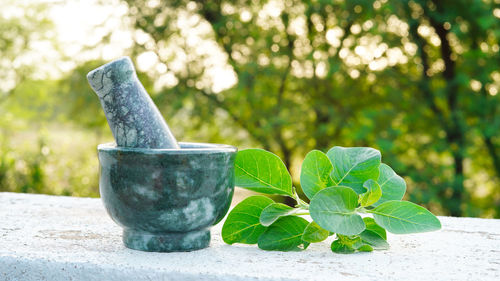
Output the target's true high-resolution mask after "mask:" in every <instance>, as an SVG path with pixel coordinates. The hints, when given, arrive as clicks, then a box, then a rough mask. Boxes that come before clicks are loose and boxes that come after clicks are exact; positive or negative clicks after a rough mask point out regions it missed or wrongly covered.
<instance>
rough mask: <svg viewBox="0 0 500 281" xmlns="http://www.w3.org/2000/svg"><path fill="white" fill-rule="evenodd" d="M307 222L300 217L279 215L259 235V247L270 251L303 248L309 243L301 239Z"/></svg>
mask: <svg viewBox="0 0 500 281" xmlns="http://www.w3.org/2000/svg"><path fill="white" fill-rule="evenodd" d="M308 224H309V222H308V221H307V220H305V219H303V218H300V217H296V216H288V217H281V218H280V219H278V220H277V221H276V222H275V223H273V224H272V225H271V226H270V227H268V228H267V230H266V231H265V232H264V233H263V234H262V235H261V236H260V237H259V244H258V245H259V248H261V249H263V250H270V251H273V250H278V251H297V250H304V249H306V248H307V246H309V243H308V242H306V241H303V240H302V233H304V229H305V228H306V227H307V225H308Z"/></svg>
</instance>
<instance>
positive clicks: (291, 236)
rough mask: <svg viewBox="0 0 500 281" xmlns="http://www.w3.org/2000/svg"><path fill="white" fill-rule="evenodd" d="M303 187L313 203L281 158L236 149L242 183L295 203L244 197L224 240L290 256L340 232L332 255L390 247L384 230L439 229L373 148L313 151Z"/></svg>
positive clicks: (307, 160) (238, 182)
mask: <svg viewBox="0 0 500 281" xmlns="http://www.w3.org/2000/svg"><path fill="white" fill-rule="evenodd" d="M300 183H301V186H302V190H303V192H304V194H305V195H306V196H307V198H308V199H309V200H310V203H309V204H308V203H306V202H305V201H304V200H303V199H301V198H300V197H299V195H298V194H297V191H296V189H295V187H294V186H292V179H291V176H290V173H289V172H288V170H287V168H286V167H285V165H284V164H283V161H281V159H280V158H279V157H278V156H276V155H275V154H273V153H271V152H268V151H265V150H262V149H246V150H242V151H240V152H238V154H237V156H236V160H235V184H236V186H239V187H242V188H246V189H249V190H253V191H257V192H260V193H264V194H278V195H285V196H289V197H291V198H293V199H294V200H295V201H296V202H297V203H296V205H295V207H290V206H287V205H284V204H281V203H276V202H274V201H273V200H272V199H270V198H268V197H266V196H262V195H257V196H251V197H248V198H246V199H245V200H243V201H242V202H240V203H239V204H238V205H237V206H236V207H234V208H233V209H232V211H231V212H230V213H229V215H228V217H227V219H226V221H225V222H224V226H223V227H222V238H223V240H224V242H226V243H228V244H233V243H244V244H258V246H259V248H261V249H263V250H279V251H292V250H304V249H306V248H307V247H308V246H309V244H310V243H318V242H322V241H324V240H326V239H327V238H328V237H329V236H332V235H335V239H334V241H333V242H332V244H331V249H332V251H333V252H335V253H343V254H347V253H354V252H356V251H364V252H370V251H373V250H384V249H388V248H389V244H388V243H387V234H386V231H389V232H391V233H394V234H408V233H418V232H427V231H434V230H438V229H440V228H441V223H440V222H439V220H438V219H437V218H436V216H434V215H433V214H432V213H431V212H429V211H428V210H427V209H425V208H423V207H421V206H419V205H416V204H414V203H411V202H408V201H401V199H402V198H403V195H404V194H405V191H406V183H405V181H404V179H403V178H402V177H400V176H398V175H397V174H396V173H395V172H394V170H392V168H391V167H389V166H388V165H386V164H383V163H381V155H380V151H378V150H376V149H373V148H367V147H352V148H344V147H339V146H335V147H333V148H332V149H330V150H329V151H328V152H327V153H326V154H325V153H323V152H321V151H319V150H313V151H311V152H309V153H308V154H307V155H306V157H305V159H304V161H303V163H302V168H301V173H300ZM360 214H362V215H363V216H361V215H360ZM370 215H371V216H372V217H370ZM301 216H306V217H305V218H303V217H301ZM311 219H312V221H311Z"/></svg>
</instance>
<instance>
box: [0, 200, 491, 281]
mask: <svg viewBox="0 0 500 281" xmlns="http://www.w3.org/2000/svg"><path fill="white" fill-rule="evenodd" d="M440 219H441V222H442V223H443V229H442V230H441V231H438V232H431V233H424V234H415V235H405V236H398V235H389V237H388V238H389V242H390V244H391V249H390V250H388V251H377V252H373V253H358V254H353V255H338V254H333V253H331V252H330V250H329V244H328V241H325V242H323V243H319V244H313V245H311V246H310V247H309V249H308V250H307V251H304V252H286V253H284V252H266V251H262V250H259V249H257V247H255V246H246V245H234V246H229V245H225V244H224V243H223V242H222V241H221V238H220V229H221V224H219V225H218V226H216V227H214V228H213V229H212V242H211V245H210V247H209V248H207V249H203V250H199V251H194V252H186V253H148V252H140V251H134V250H130V249H127V248H125V246H123V243H122V242H121V229H120V227H118V226H117V225H116V224H115V223H114V222H112V221H111V219H110V218H109V217H108V215H107V214H106V213H105V211H104V208H103V207H102V204H101V201H100V200H99V199H88V198H72V197H56V196H44V195H26V194H14V193H0V222H1V223H0V280H55V281H57V280H120V281H124V280H500V220H487V219H475V218H451V217H440Z"/></svg>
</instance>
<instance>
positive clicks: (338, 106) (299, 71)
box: [126, 0, 500, 217]
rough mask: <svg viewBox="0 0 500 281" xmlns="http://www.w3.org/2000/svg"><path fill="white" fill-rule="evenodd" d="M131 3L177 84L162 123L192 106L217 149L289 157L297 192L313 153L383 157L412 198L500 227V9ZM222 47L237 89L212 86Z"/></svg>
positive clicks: (463, 4) (432, 1)
mask: <svg viewBox="0 0 500 281" xmlns="http://www.w3.org/2000/svg"><path fill="white" fill-rule="evenodd" d="M126 2H127V3H128V5H129V7H130V17H131V18H132V20H133V22H134V25H135V28H136V29H137V30H138V32H140V33H141V34H147V35H148V36H149V40H147V41H146V42H143V43H141V44H138V45H136V46H135V48H134V52H137V54H141V53H146V52H147V53H153V54H155V55H156V58H157V59H158V61H159V63H161V64H164V65H165V66H167V69H168V71H167V73H165V74H163V75H165V76H175V78H176V82H175V83H173V84H172V85H169V86H165V87H163V88H162V90H161V91H159V93H158V94H159V95H158V97H159V100H164V101H165V103H160V106H161V108H162V110H170V108H171V105H172V103H174V104H182V105H184V106H185V105H190V109H189V113H188V114H187V115H188V116H190V118H191V119H190V121H192V124H193V126H194V127H195V128H197V129H198V128H200V127H201V128H206V127H210V128H214V129H213V130H209V133H206V134H205V136H206V137H210V138H212V139H227V140H230V141H232V142H233V143H235V144H238V145H239V146H241V145H244V146H251V147H256V146H258V147H262V148H264V149H266V150H272V151H276V152H277V154H278V155H280V156H281V157H282V159H283V161H284V162H285V164H286V166H287V167H289V168H290V171H291V172H292V176H293V177H292V179H293V180H294V181H298V173H297V171H298V170H299V169H298V166H297V165H298V163H299V161H297V158H298V156H299V155H303V154H304V153H305V152H307V151H309V150H311V149H313V148H318V149H321V150H325V149H327V148H328V147H329V146H330V144H331V143H341V144H342V145H344V146H367V145H368V144H374V146H375V147H376V148H379V149H382V150H384V151H386V158H387V159H388V160H390V162H391V163H393V166H394V167H395V168H396V169H397V170H398V171H400V174H401V175H402V176H404V178H405V179H407V180H408V182H409V185H408V198H409V199H411V200H413V201H418V202H419V203H424V204H426V206H428V207H430V208H431V209H433V210H434V211H436V212H439V213H441V214H450V215H454V216H459V215H479V214H482V215H483V216H484V215H486V216H497V217H498V216H499V215H500V189H498V186H499V184H500V181H499V180H500V155H499V153H500V151H499V150H500V148H499V142H500V139H499V135H498V134H497V132H498V131H499V129H500V118H499V117H498V116H499V115H498V110H499V108H500V102H499V97H500V95H498V94H497V93H498V91H499V87H500V73H499V72H498V61H499V59H500V57H499V54H500V52H499V51H498V49H499V47H498V46H499V43H500V42H499V38H500V32H499V30H500V28H499V27H500V26H499V25H500V21H499V20H498V19H497V18H496V16H495V15H498V12H493V11H498V4H495V3H493V1H472V2H471V1H466V0H459V1H449V0H446V1H436V0H413V1H380V0H377V1H299V0H287V1H249V0H248V1H245V0H244V1H222V0H220V1H199V2H192V1H188V0H177V1H163V2H155V3H154V4H151V2H149V1H126ZM495 9H496V10H495ZM494 13H496V14H495V15H494ZM213 45H216V46H217V47H218V48H216V49H213V48H210V50H213V51H212V53H214V54H213V56H214V57H215V56H216V55H217V56H216V60H218V61H223V62H227V65H228V66H229V67H230V69H231V70H232V73H234V75H235V76H236V78H237V82H236V84H235V85H234V86H232V87H230V88H228V89H222V90H221V89H215V88H214V87H213V82H212V80H213V79H212V80H210V79H208V78H207V75H208V74H210V73H213V62H212V60H214V59H213V58H211V55H210V54H208V53H207V52H208V51H206V50H207V49H208V48H205V47H204V46H213ZM172 50H175V51H172ZM180 61H181V62H182V63H183V64H184V65H185V68H178V67H176V65H177V64H178V63H179V62H180ZM152 75H154V76H155V77H156V76H160V77H161V76H162V74H159V73H156V72H153V74H152ZM219 76H221V77H223V78H224V79H226V80H230V79H229V78H231V75H230V74H227V73H226V72H223V73H220V74H219ZM207 80H208V82H207ZM172 100H175V101H174V102H172ZM185 111H186V110H185V109H184V110H180V109H179V112H185ZM220 112H223V113H224V114H219V113H220ZM171 113H172V114H176V113H175V111H174V112H171ZM168 116H172V117H171V118H172V119H174V120H175V119H176V118H175V115H168ZM183 116H185V115H183ZM221 118H222V120H223V121H221ZM216 120H217V121H216ZM220 124H222V125H220ZM229 128H230V130H233V132H234V133H233V134H232V135H231V136H229V137H221V136H219V137H215V138H214V134H217V133H216V132H223V131H227V130H228V129H229ZM186 134H192V135H194V134H196V132H192V133H189V132H186ZM197 136H199V134H197ZM372 176H373V177H374V176H375V175H372ZM400 179H401V178H397V179H393V180H394V181H401V180H400ZM348 180H351V179H348ZM352 180H356V179H354V178H353V179H352ZM301 182H305V184H306V185H307V180H305V181H303V180H302V179H301ZM391 182H392V181H391ZM391 182H388V184H391ZM296 186H299V185H298V182H297V183H296ZM348 186H350V187H352V188H354V189H358V191H359V189H361V185H360V182H357V183H355V184H349V185H348ZM381 188H382V190H383V189H384V186H381ZM298 192H299V193H300V189H299V191H298ZM400 192H401V191H400ZM313 193H314V191H313ZM385 194H387V192H386V193H385Z"/></svg>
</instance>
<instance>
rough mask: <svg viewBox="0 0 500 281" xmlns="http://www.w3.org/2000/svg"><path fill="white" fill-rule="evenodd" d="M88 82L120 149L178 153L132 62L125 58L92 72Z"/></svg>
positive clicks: (89, 74) (170, 133) (173, 139)
mask: <svg viewBox="0 0 500 281" xmlns="http://www.w3.org/2000/svg"><path fill="white" fill-rule="evenodd" d="M87 80H88V81H89V83H90V86H91V87H92V89H93V90H94V91H95V92H96V94H97V96H98V97H99V100H100V101H101V105H102V108H103V110H104V114H105V115H106V119H107V120H108V124H109V127H110V128H111V132H112V133H113V136H114V137H115V140H116V145H117V146H119V147H137V148H172V149H179V145H178V144H177V141H176V140H175V137H174V136H173V134H172V132H170V129H169V128H168V125H167V123H166V122H165V120H164V119H163V117H162V116H161V114H160V111H159V110H158V108H157V107H156V105H155V104H154V102H153V100H152V99H151V97H150V96H149V95H148V93H147V92H146V90H145V89H144V86H142V84H141V82H140V81H139V79H138V78H137V74H136V73H135V69H134V65H133V64H132V61H131V60H130V58H128V57H122V58H119V59H117V60H114V61H112V62H110V63H107V64H105V65H103V66H101V67H99V68H96V69H94V70H92V71H90V72H89V73H88V74H87Z"/></svg>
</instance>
